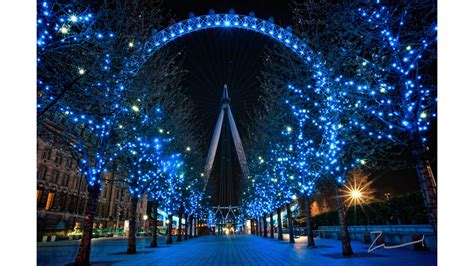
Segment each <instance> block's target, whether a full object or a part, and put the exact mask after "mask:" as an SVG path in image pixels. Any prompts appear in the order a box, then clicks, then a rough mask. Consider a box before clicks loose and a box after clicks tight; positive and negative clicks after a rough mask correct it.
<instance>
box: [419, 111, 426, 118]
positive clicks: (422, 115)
mask: <svg viewBox="0 0 474 266" xmlns="http://www.w3.org/2000/svg"><path fill="white" fill-rule="evenodd" d="M420 117H421V118H423V119H425V118H427V117H428V115H427V114H426V113H425V112H423V113H421V114H420Z"/></svg>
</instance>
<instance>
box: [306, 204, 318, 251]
mask: <svg viewBox="0 0 474 266" xmlns="http://www.w3.org/2000/svg"><path fill="white" fill-rule="evenodd" d="M304 209H305V213H306V235H307V236H308V247H315V246H316V245H315V244H314V236H313V227H312V226H311V216H310V213H309V200H308V196H305V197H304Z"/></svg>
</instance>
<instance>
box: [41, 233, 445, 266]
mask: <svg viewBox="0 0 474 266" xmlns="http://www.w3.org/2000/svg"><path fill="white" fill-rule="evenodd" d="M164 241H165V240H164V238H163V237H161V238H160V239H159V245H160V247H159V248H153V249H152V248H147V247H146V246H147V245H148V244H149V242H150V239H149V238H140V239H138V241H137V250H138V253H139V254H136V255H124V254H120V252H123V251H125V250H126V248H127V240H126V239H125V238H121V239H117V238H114V239H94V240H93V245H92V255H91V261H92V263H93V264H94V265H114V266H115V265H364V266H371V265H374V266H375V265H383V266H392V265H393V266H395V265H397V266H399V265H401V266H412V265H413V266H415V265H416V266H420V265H436V254H435V253H433V252H415V251H412V250H411V249H410V248H400V249H390V250H389V249H385V250H384V249H378V250H375V251H373V252H372V253H367V248H368V245H367V244H362V243H360V242H359V241H353V243H352V247H353V249H354V251H355V252H356V253H357V256H355V257H351V258H344V257H342V256H340V242H339V241H336V240H330V239H316V245H317V247H316V248H313V249H308V248H306V246H305V245H306V244H305V243H306V239H305V238H304V237H301V238H299V239H297V243H295V244H289V243H288V242H287V241H278V240H276V239H269V238H262V237H257V236H252V235H241V236H221V237H219V236H201V237H198V238H193V239H190V240H186V241H184V242H180V243H176V242H174V243H173V244H172V245H166V244H164ZM78 244H79V242H78V241H62V242H56V243H47V244H43V243H40V244H38V258H37V261H38V265H65V264H69V263H71V262H72V261H73V260H74V257H75V255H76V254H77V251H78Z"/></svg>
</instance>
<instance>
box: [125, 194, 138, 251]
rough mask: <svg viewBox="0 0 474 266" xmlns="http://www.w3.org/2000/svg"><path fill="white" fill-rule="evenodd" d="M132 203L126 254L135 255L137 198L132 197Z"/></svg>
mask: <svg viewBox="0 0 474 266" xmlns="http://www.w3.org/2000/svg"><path fill="white" fill-rule="evenodd" d="M131 201H132V203H131V206H130V223H129V227H128V247H127V254H135V253H137V241H136V239H137V238H136V236H135V233H136V231H137V205H138V196H132V200H131Z"/></svg>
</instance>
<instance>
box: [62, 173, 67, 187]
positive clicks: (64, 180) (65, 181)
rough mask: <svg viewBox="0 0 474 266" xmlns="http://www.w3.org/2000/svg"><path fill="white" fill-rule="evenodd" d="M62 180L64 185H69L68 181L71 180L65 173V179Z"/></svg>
mask: <svg viewBox="0 0 474 266" xmlns="http://www.w3.org/2000/svg"><path fill="white" fill-rule="evenodd" d="M61 181H62V182H61V184H62V185H63V186H67V183H68V182H69V175H64V176H63V180H61Z"/></svg>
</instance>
